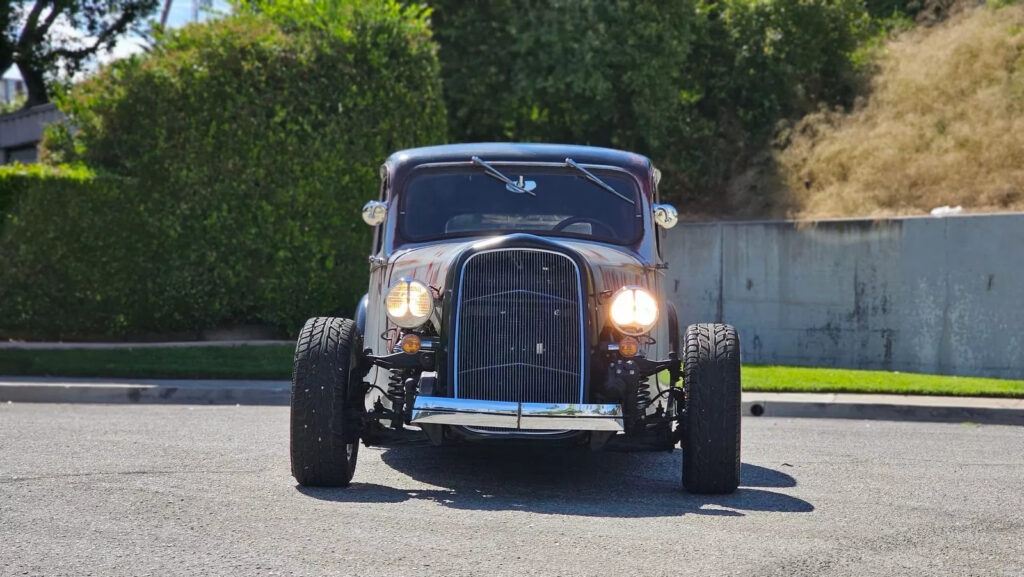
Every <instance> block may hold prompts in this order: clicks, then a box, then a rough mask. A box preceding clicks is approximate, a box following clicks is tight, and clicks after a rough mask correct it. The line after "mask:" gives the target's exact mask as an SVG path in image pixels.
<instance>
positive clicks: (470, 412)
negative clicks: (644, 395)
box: [411, 397, 623, 431]
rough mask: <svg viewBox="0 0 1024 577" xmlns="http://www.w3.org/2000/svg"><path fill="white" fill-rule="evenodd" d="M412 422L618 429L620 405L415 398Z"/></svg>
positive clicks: (537, 428) (541, 428)
mask: <svg viewBox="0 0 1024 577" xmlns="http://www.w3.org/2000/svg"><path fill="white" fill-rule="evenodd" d="M411 422H412V424H414V425H462V426H467V427H500V428H504V429H519V430H525V431H530V430H533V431H536V430H563V431H622V430H623V427H622V406H621V405H584V404H575V403H568V404H552V403H512V402H504V401H476V400H472V399H449V398H445V397H417V398H416V403H415V404H414V405H413V408H412V421H411Z"/></svg>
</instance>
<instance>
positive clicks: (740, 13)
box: [431, 0, 870, 208]
mask: <svg viewBox="0 0 1024 577" xmlns="http://www.w3.org/2000/svg"><path fill="white" fill-rule="evenodd" d="M431 5H432V6H433V7H434V8H435V16H434V18H433V22H434V26H435V34H436V36H437V38H438V41H439V43H440V45H441V51H440V57H441V64H442V75H443V76H444V81H445V98H446V102H447V105H448V110H449V122H450V127H451V133H450V137H451V139H452V140H456V141H459V140H468V141H475V140H530V141H554V142H574V143H585V144H594V145H605V146H614V147H619V148H627V149H631V150H636V151H639V152H642V153H645V154H647V155H649V156H651V157H652V158H653V159H654V161H655V162H656V164H658V165H659V166H660V167H661V168H662V169H663V170H664V171H665V174H666V178H665V180H664V181H663V182H664V186H663V188H664V189H665V191H664V192H667V193H668V197H669V198H672V199H674V200H676V201H686V202H687V203H691V202H696V203H704V204H712V205H715V204H717V205H721V204H722V202H723V199H722V198H721V197H722V195H723V190H724V188H725V183H726V181H727V180H728V178H729V177H730V175H732V174H734V173H736V172H737V171H738V170H741V169H742V164H743V163H744V162H745V156H746V155H748V154H749V150H751V149H756V148H758V147H760V146H761V145H763V143H764V142H765V141H766V140H767V139H768V138H769V137H770V135H771V132H772V130H773V128H774V126H775V124H776V122H777V121H778V120H779V119H780V118H784V117H787V116H790V115H797V114H800V113H802V112H805V111H807V110H809V109H813V108H814V107H816V106H818V105H819V103H822V102H824V103H826V104H828V105H845V104H849V103H850V101H851V100H852V96H853V94H854V89H853V88H854V86H855V84H856V74H855V72H856V70H855V68H856V66H855V61H854V55H855V51H856V49H857V46H858V43H859V42H860V40H861V39H862V38H864V37H865V35H866V32H867V26H868V24H869V22H870V20H869V19H868V16H867V14H866V12H865V9H864V6H863V4H862V3H861V0H757V1H754V0H718V1H716V2H700V3H698V2H694V1H692V0H670V1H667V2H666V1H660V0H527V1H525V2H521V1H518V0H492V1H483V0H472V1H469V2H464V1H456V0H433V1H432V2H431ZM720 208H726V207H722V206H720Z"/></svg>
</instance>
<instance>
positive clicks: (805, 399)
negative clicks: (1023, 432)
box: [743, 393, 1024, 426]
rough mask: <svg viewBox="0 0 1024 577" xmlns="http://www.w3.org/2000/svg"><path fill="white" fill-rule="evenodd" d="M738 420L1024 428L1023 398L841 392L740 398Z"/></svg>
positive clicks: (754, 394) (762, 394) (745, 395)
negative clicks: (865, 420)
mask: <svg viewBox="0 0 1024 577" xmlns="http://www.w3.org/2000/svg"><path fill="white" fill-rule="evenodd" d="M743 416H745V417H760V416H765V417H790V418H821V419H867V420H880V421H918V422H938V423H966V422H970V423H983V424H987V425H1017V426H1024V399H1009V398H990V397H938V396H924V395H857V394H841V393H744V394H743Z"/></svg>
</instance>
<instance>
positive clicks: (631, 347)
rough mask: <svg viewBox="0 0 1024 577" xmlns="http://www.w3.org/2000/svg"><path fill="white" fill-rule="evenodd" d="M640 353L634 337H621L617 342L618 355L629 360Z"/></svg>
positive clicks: (637, 342)
mask: <svg viewBox="0 0 1024 577" xmlns="http://www.w3.org/2000/svg"><path fill="white" fill-rule="evenodd" d="M639 352H640V341H638V340H636V337H622V340H621V341H619V354H620V355H622V356H624V357H626V358H629V357H635V356H636V355H637V353H639Z"/></svg>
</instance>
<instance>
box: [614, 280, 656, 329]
mask: <svg viewBox="0 0 1024 577" xmlns="http://www.w3.org/2000/svg"><path fill="white" fill-rule="evenodd" d="M609 313H610V316H611V320H612V324H614V325H615V328H617V329H619V331H620V332H622V333H623V334H627V335H631V336H637V335H642V334H644V333H646V332H647V331H649V330H651V328H653V327H654V323H656V322H657V321H658V301H657V300H655V299H654V295H652V294H651V293H650V292H649V291H648V290H647V289H645V288H642V287H638V286H627V287H623V288H621V289H619V290H618V292H616V293H615V295H614V296H613V297H612V306H611V309H610V310H609Z"/></svg>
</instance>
